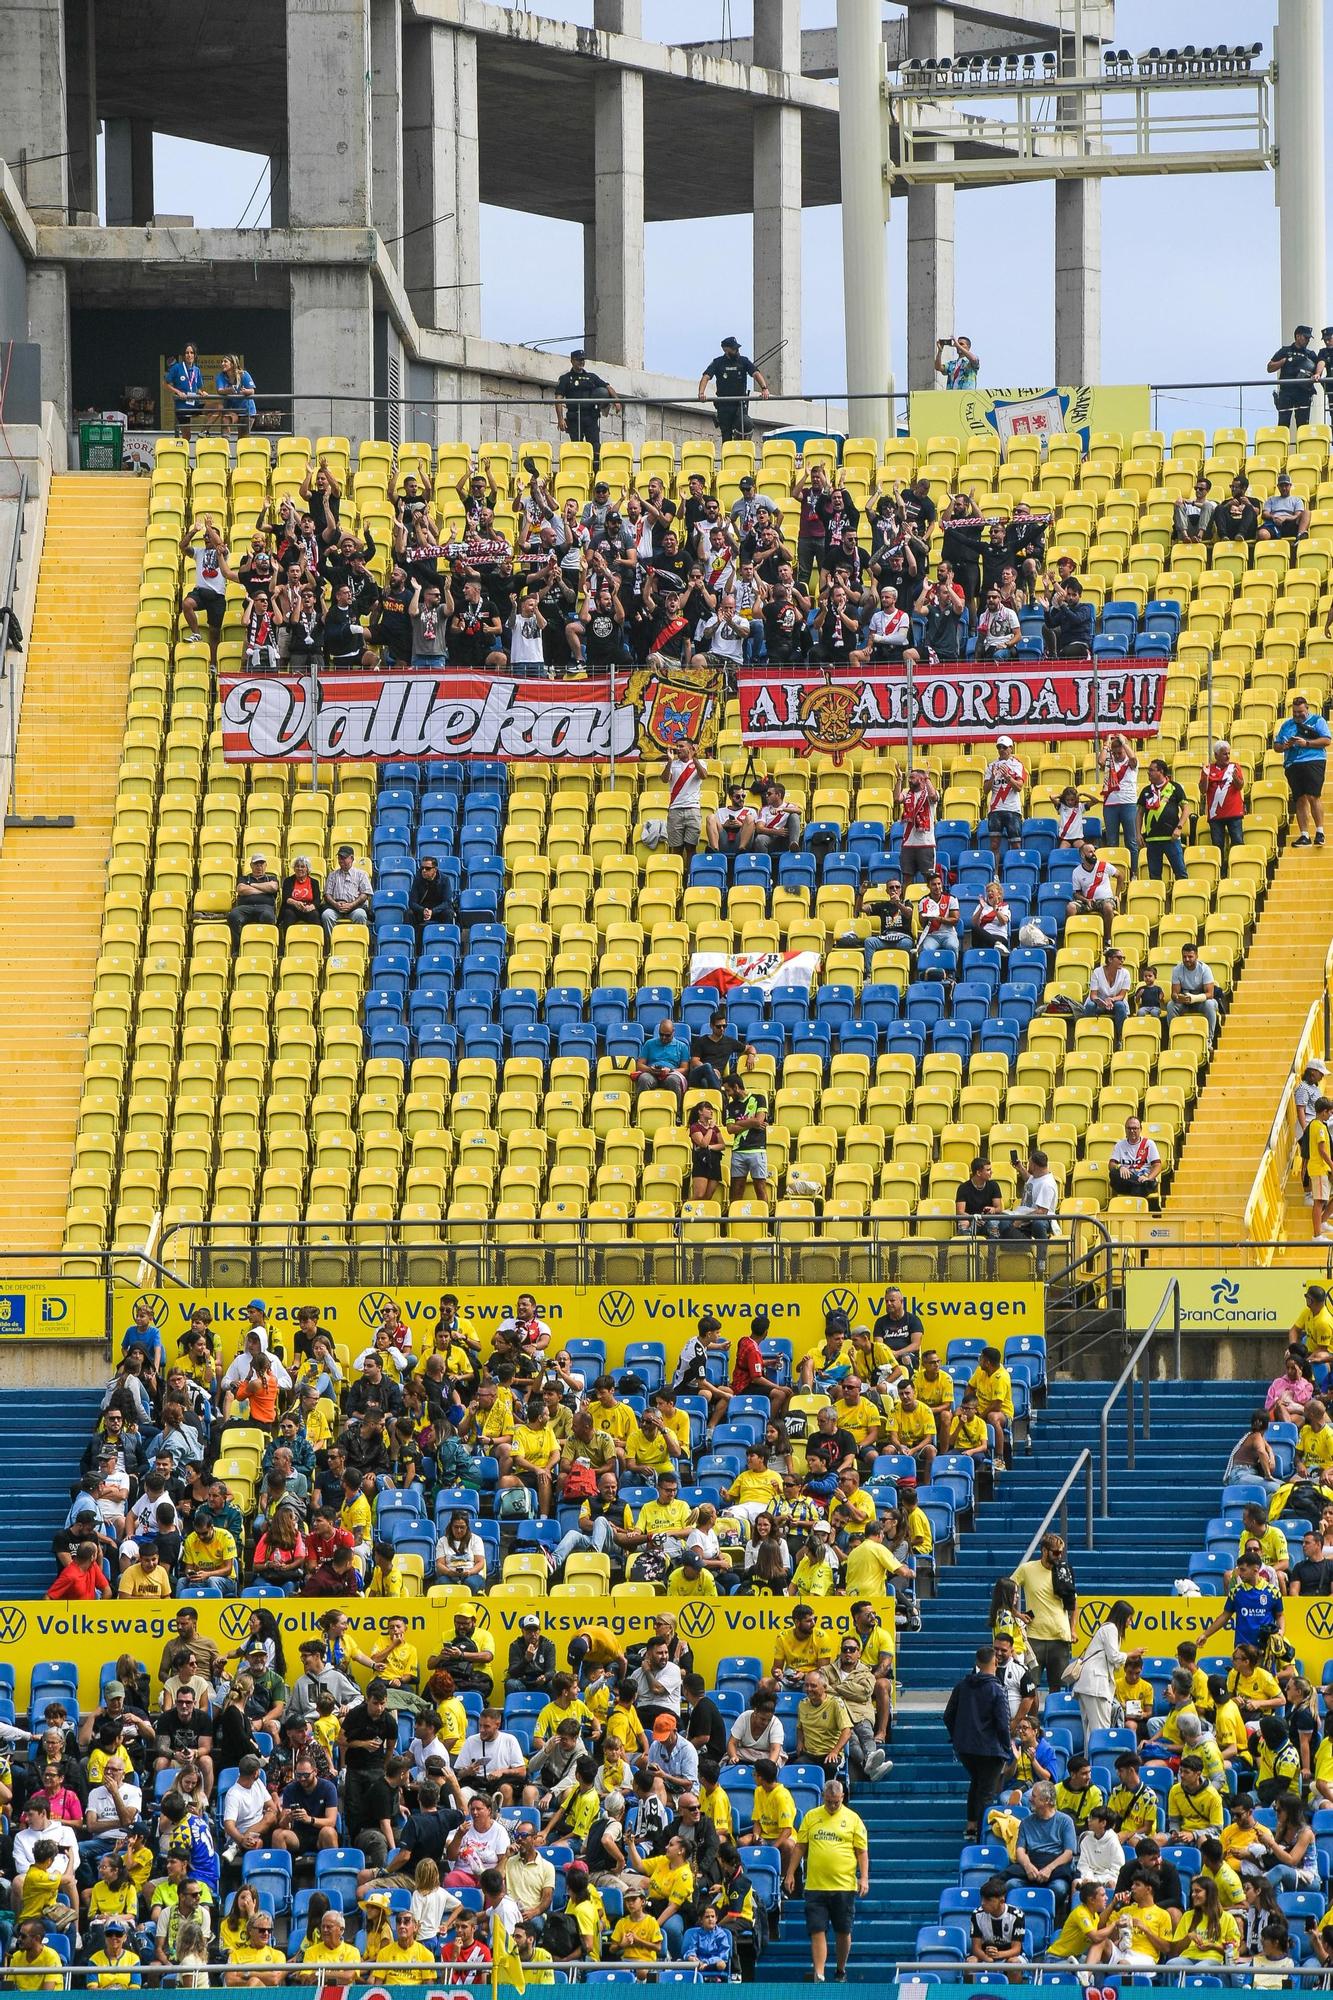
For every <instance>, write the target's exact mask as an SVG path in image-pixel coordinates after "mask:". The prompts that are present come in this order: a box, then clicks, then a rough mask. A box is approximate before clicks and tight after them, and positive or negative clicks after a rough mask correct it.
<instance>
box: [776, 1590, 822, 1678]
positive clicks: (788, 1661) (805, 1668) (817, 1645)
mask: <svg viewBox="0 0 1333 2000" xmlns="http://www.w3.org/2000/svg"><path fill="white" fill-rule="evenodd" d="M834 1645H835V1641H834V1638H833V1634H832V1633H831V1632H818V1633H817V1632H816V1631H815V1613H814V1607H813V1605H809V1604H798V1605H797V1606H796V1608H795V1610H794V1611H793V1612H792V1614H791V1624H790V1625H789V1626H788V1627H786V1628H785V1629H780V1630H779V1632H778V1634H777V1637H776V1638H775V1639H774V1641H773V1672H774V1673H775V1674H776V1675H778V1677H779V1678H780V1679H781V1681H782V1683H783V1685H784V1687H798V1688H800V1689H801V1690H802V1691H804V1688H805V1677H806V1675H807V1674H808V1673H809V1671H810V1669H811V1667H823V1666H827V1665H828V1663H829V1661H830V1660H831V1659H832V1658H833V1652H834Z"/></svg>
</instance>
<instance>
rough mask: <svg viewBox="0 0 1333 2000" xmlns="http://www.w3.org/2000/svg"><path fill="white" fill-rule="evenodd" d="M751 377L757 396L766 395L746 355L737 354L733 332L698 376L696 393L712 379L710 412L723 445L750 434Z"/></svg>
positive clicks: (703, 391)
mask: <svg viewBox="0 0 1333 2000" xmlns="http://www.w3.org/2000/svg"><path fill="white" fill-rule="evenodd" d="M751 378H753V380H754V382H755V384H756V386H757V388H758V390H759V393H760V395H761V396H766V395H767V394H768V384H767V382H765V380H764V378H763V376H762V374H761V373H760V371H759V370H758V369H757V368H756V367H755V365H754V363H753V361H751V359H750V357H749V355H748V354H742V353H741V344H740V342H739V340H737V338H736V336H735V334H734V333H729V334H728V335H727V337H726V339H725V340H724V341H723V342H722V352H721V353H720V354H718V355H715V356H714V357H713V359H712V360H711V361H710V362H709V364H708V366H707V367H706V368H705V369H704V372H703V374H702V375H701V376H700V377H699V394H700V396H706V395H707V394H708V384H709V381H710V380H711V381H712V384H713V411H714V416H715V420H716V423H717V427H718V429H719V430H720V431H721V433H722V441H723V443H724V444H725V443H726V442H727V441H728V440H729V439H731V438H743V437H748V436H749V435H750V381H751Z"/></svg>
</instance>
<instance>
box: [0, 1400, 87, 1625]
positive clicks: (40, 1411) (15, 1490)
mask: <svg viewBox="0 0 1333 2000" xmlns="http://www.w3.org/2000/svg"><path fill="white" fill-rule="evenodd" d="M101 1401H102V1395H101V1391H100V1390H98V1389H0V1601H3V1600H4V1599H6V1598H10V1597H42V1596H44V1595H45V1592H46V1587H47V1585H48V1584H49V1583H50V1581H51V1578H52V1577H53V1576H54V1575H55V1564H54V1562H53V1559H52V1556H51V1537H52V1536H53V1535H54V1534H55V1533H56V1532H57V1530H58V1529H60V1528H63V1526H64V1525H65V1516H66V1515H67V1514H68V1512H69V1503H70V1488H71V1486H77V1485H78V1481H79V1460H80V1458H81V1457H82V1456H83V1448H84V1446H85V1445H86V1444H87V1442H88V1438H89V1434H90V1433H91V1431H92V1427H93V1424H94V1423H95V1421H96V1419H97V1411H98V1408H99V1406H100V1404H101ZM34 1438H40V1439H41V1440H42V1449H41V1451H40V1452H36V1453H35V1452H34V1450H33V1440H34ZM113 1581H114V1579H113Z"/></svg>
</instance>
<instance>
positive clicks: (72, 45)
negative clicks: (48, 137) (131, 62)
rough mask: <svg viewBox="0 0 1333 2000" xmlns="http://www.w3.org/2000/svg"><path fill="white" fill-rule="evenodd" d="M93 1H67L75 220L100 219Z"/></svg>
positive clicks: (67, 72)
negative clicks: (98, 209) (98, 204)
mask: <svg viewBox="0 0 1333 2000" xmlns="http://www.w3.org/2000/svg"><path fill="white" fill-rule="evenodd" d="M93 8H94V0H65V89H66V93H67V102H66V118H67V121H68V125H69V206H70V213H71V216H72V217H73V219H74V220H76V221H79V222H95V221H96V220H97V41H96V36H95V35H94V32H93V28H94V15H93Z"/></svg>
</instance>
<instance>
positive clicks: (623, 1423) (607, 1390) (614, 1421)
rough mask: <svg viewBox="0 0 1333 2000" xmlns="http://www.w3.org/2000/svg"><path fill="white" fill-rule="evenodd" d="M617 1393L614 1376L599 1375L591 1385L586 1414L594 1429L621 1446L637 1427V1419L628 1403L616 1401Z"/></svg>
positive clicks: (627, 1440)
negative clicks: (603, 1432) (590, 1395)
mask: <svg viewBox="0 0 1333 2000" xmlns="http://www.w3.org/2000/svg"><path fill="white" fill-rule="evenodd" d="M618 1395H619V1391H618V1390H617V1388H616V1383H615V1377H614V1376H613V1375H599V1376H598V1377H597V1380H596V1381H595V1382H594V1383H593V1385H592V1400H591V1402H590V1403H589V1404H588V1414H589V1415H590V1416H591V1418H592V1427H593V1429H594V1430H595V1431H605V1432H606V1434H607V1436H608V1437H612V1438H614V1439H615V1441H616V1443H617V1445H619V1446H621V1447H622V1448H623V1447H624V1446H625V1445H626V1444H627V1443H628V1442H629V1439H630V1435H631V1433H632V1432H633V1431H635V1430H637V1429H638V1425H639V1420H638V1418H637V1417H636V1416H635V1414H634V1412H633V1410H631V1408H630V1407H629V1404H628V1403H622V1402H620V1401H618Z"/></svg>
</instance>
